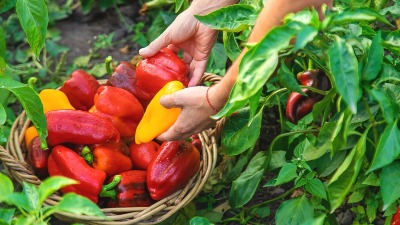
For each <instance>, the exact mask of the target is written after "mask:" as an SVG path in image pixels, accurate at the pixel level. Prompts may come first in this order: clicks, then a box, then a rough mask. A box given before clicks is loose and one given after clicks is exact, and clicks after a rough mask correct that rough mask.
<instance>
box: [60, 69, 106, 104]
mask: <svg viewBox="0 0 400 225" xmlns="http://www.w3.org/2000/svg"><path fill="white" fill-rule="evenodd" d="M99 87H100V84H99V82H97V80H96V79H95V78H94V77H93V76H92V75H90V74H88V73H87V72H86V71H84V70H80V69H79V70H75V71H74V72H72V74H71V76H70V78H69V79H68V80H67V81H65V83H64V84H63V86H61V87H60V91H62V92H64V93H65V95H66V96H67V97H68V100H69V102H70V103H71V105H72V106H74V108H75V109H80V110H86V111H87V110H89V109H90V108H91V107H92V106H93V103H94V102H93V97H94V95H95V94H96V91H97V89H98V88H99Z"/></svg>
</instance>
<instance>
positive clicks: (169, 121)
mask: <svg viewBox="0 0 400 225" xmlns="http://www.w3.org/2000/svg"><path fill="white" fill-rule="evenodd" d="M184 87H185V86H184V85H183V84H182V83H181V82H180V81H177V80H175V81H170V82H168V83H167V84H165V85H164V87H163V88H161V90H159V91H158V92H157V94H156V95H155V96H154V98H153V99H152V100H151V101H150V103H149V105H148V106H147V108H146V111H145V112H144V115H143V118H142V119H141V120H140V122H139V125H138V126H137V128H136V133H135V142H136V144H142V143H147V142H150V141H152V140H153V139H154V138H155V137H157V136H158V135H160V134H161V133H163V132H165V131H166V130H168V128H170V127H171V126H172V125H173V124H174V123H175V121H176V120H177V119H178V116H179V114H180V113H181V109H180V108H170V109H167V108H165V107H164V106H162V105H161V103H160V99H161V97H162V96H163V95H168V94H172V93H174V92H177V91H179V90H182V89H183V88H184Z"/></svg>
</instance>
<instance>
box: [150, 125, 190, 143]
mask: <svg viewBox="0 0 400 225" xmlns="http://www.w3.org/2000/svg"><path fill="white" fill-rule="evenodd" d="M175 127H176V126H175V125H172V126H171V127H170V128H169V129H168V130H167V131H165V132H164V133H162V134H160V135H158V136H157V137H156V139H157V140H159V141H173V140H185V139H187V138H188V137H190V134H187V133H180V132H179V131H177V129H175Z"/></svg>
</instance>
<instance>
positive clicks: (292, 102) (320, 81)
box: [286, 69, 331, 123]
mask: <svg viewBox="0 0 400 225" xmlns="http://www.w3.org/2000/svg"><path fill="white" fill-rule="evenodd" d="M297 80H298V81H299V82H300V84H301V85H303V86H308V87H313V88H316V89H319V90H322V91H327V90H329V89H330V87H331V85H330V81H329V78H328V77H327V76H326V74H325V73H324V72H323V71H322V70H319V69H315V70H308V71H305V72H301V73H298V74H297ZM302 90H303V92H304V93H306V94H307V96H304V95H302V94H300V93H298V92H292V93H290V95H289V98H288V101H287V103H286V117H287V118H288V119H289V121H290V122H292V123H297V121H298V120H300V119H301V118H303V117H304V116H305V115H307V114H308V113H310V112H311V111H312V109H313V106H314V104H315V103H317V102H318V101H320V100H321V99H322V98H323V95H321V94H319V93H316V92H313V91H311V90H309V89H307V88H302Z"/></svg>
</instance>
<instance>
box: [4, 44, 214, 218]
mask: <svg viewBox="0 0 400 225" xmlns="http://www.w3.org/2000/svg"><path fill="white" fill-rule="evenodd" d="M187 74H188V66H187V65H186V63H185V62H183V60H182V59H181V58H179V57H178V56H177V55H176V54H175V53H174V52H172V51H171V50H169V49H167V48H164V49H162V50H161V51H160V52H159V53H157V54H156V55H154V56H152V57H149V58H145V59H143V60H141V61H140V62H139V63H138V64H136V65H134V64H132V63H130V62H120V63H119V64H118V65H116V66H115V67H114V68H113V70H112V73H111V74H110V75H109V77H108V78H107V79H104V80H96V79H95V78H94V77H93V76H92V75H90V74H88V73H87V72H86V71H84V70H81V69H78V70H75V71H73V72H72V74H71V75H70V76H69V77H68V79H67V80H66V81H65V82H64V83H63V85H62V86H61V87H60V88H58V89H44V90H41V91H40V92H39V93H38V95H39V97H40V99H41V102H42V105H43V113H44V115H45V118H46V122H47V131H48V136H47V139H46V142H47V145H48V146H49V147H48V149H45V150H44V149H42V148H41V146H42V145H41V140H40V139H39V136H38V132H37V130H36V128H35V127H34V126H33V125H32V124H31V122H30V120H29V119H28V118H26V115H25V113H24V112H23V113H22V114H21V115H19V117H18V118H17V119H16V121H15V123H14V126H13V128H12V129H13V130H12V131H11V136H10V142H9V143H8V145H7V148H6V151H7V154H1V155H0V157H1V160H2V161H3V162H4V163H3V165H4V167H5V168H6V170H7V171H8V172H9V174H10V176H11V177H13V178H14V180H16V181H18V182H20V183H22V181H25V182H28V183H32V184H35V185H39V184H40V183H41V182H42V180H44V179H46V178H47V177H49V176H65V177H68V178H71V179H74V180H76V181H78V183H77V184H73V185H69V186H66V187H63V188H62V189H61V190H60V191H59V192H58V193H57V194H56V195H53V196H51V197H50V198H49V199H47V200H46V204H49V205H55V204H57V203H58V200H59V196H60V195H63V194H65V193H69V192H74V193H76V194H79V195H81V196H84V197H86V198H88V199H90V200H91V201H92V202H94V203H96V204H98V205H99V207H100V208H101V209H102V210H103V211H104V213H105V214H106V216H107V220H99V219H97V220H94V219H93V217H88V216H85V215H82V216H76V215H72V214H71V215H69V214H68V213H60V214H56V216H57V217H59V218H60V219H61V220H63V221H66V222H75V223H76V222H78V223H85V224H115V225H117V224H136V223H138V222H140V223H141V224H154V223H159V222H161V221H163V220H165V219H167V218H168V217H169V216H171V215H172V214H174V213H175V212H176V211H178V210H179V209H180V208H182V207H183V206H185V205H186V204H187V203H189V202H190V201H191V200H192V199H193V198H194V197H195V196H196V195H197V194H198V193H199V192H200V190H201V188H202V186H203V185H204V183H205V181H206V180H207V178H208V176H209V174H211V171H212V170H213V167H214V164H215V160H216V159H215V158H214V157H215V155H216V151H217V149H216V148H217V147H216V144H215V143H216V138H218V137H217V136H216V132H215V131H214V130H212V129H211V130H207V131H203V132H202V133H199V134H195V135H192V137H191V138H189V139H187V140H182V141H163V142H161V141H158V140H157V139H156V137H157V136H158V135H159V134H161V133H162V132H164V131H165V130H166V129H168V128H169V127H170V126H171V125H172V124H173V123H174V121H175V120H176V119H177V116H178V115H179V113H180V109H179V108H175V109H166V108H164V107H163V106H161V105H160V103H159V99H160V97H161V96H162V95H165V94H170V93H173V92H175V91H178V90H181V89H183V88H185V87H186V86H187V84H188V81H189V79H188V77H187ZM211 80H212V81H213V82H215V80H217V82H218V76H216V75H212V74H207V75H205V76H204V77H203V81H211ZM217 126H218V125H217ZM5 157H7V159H5ZM10 159H11V160H10Z"/></svg>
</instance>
